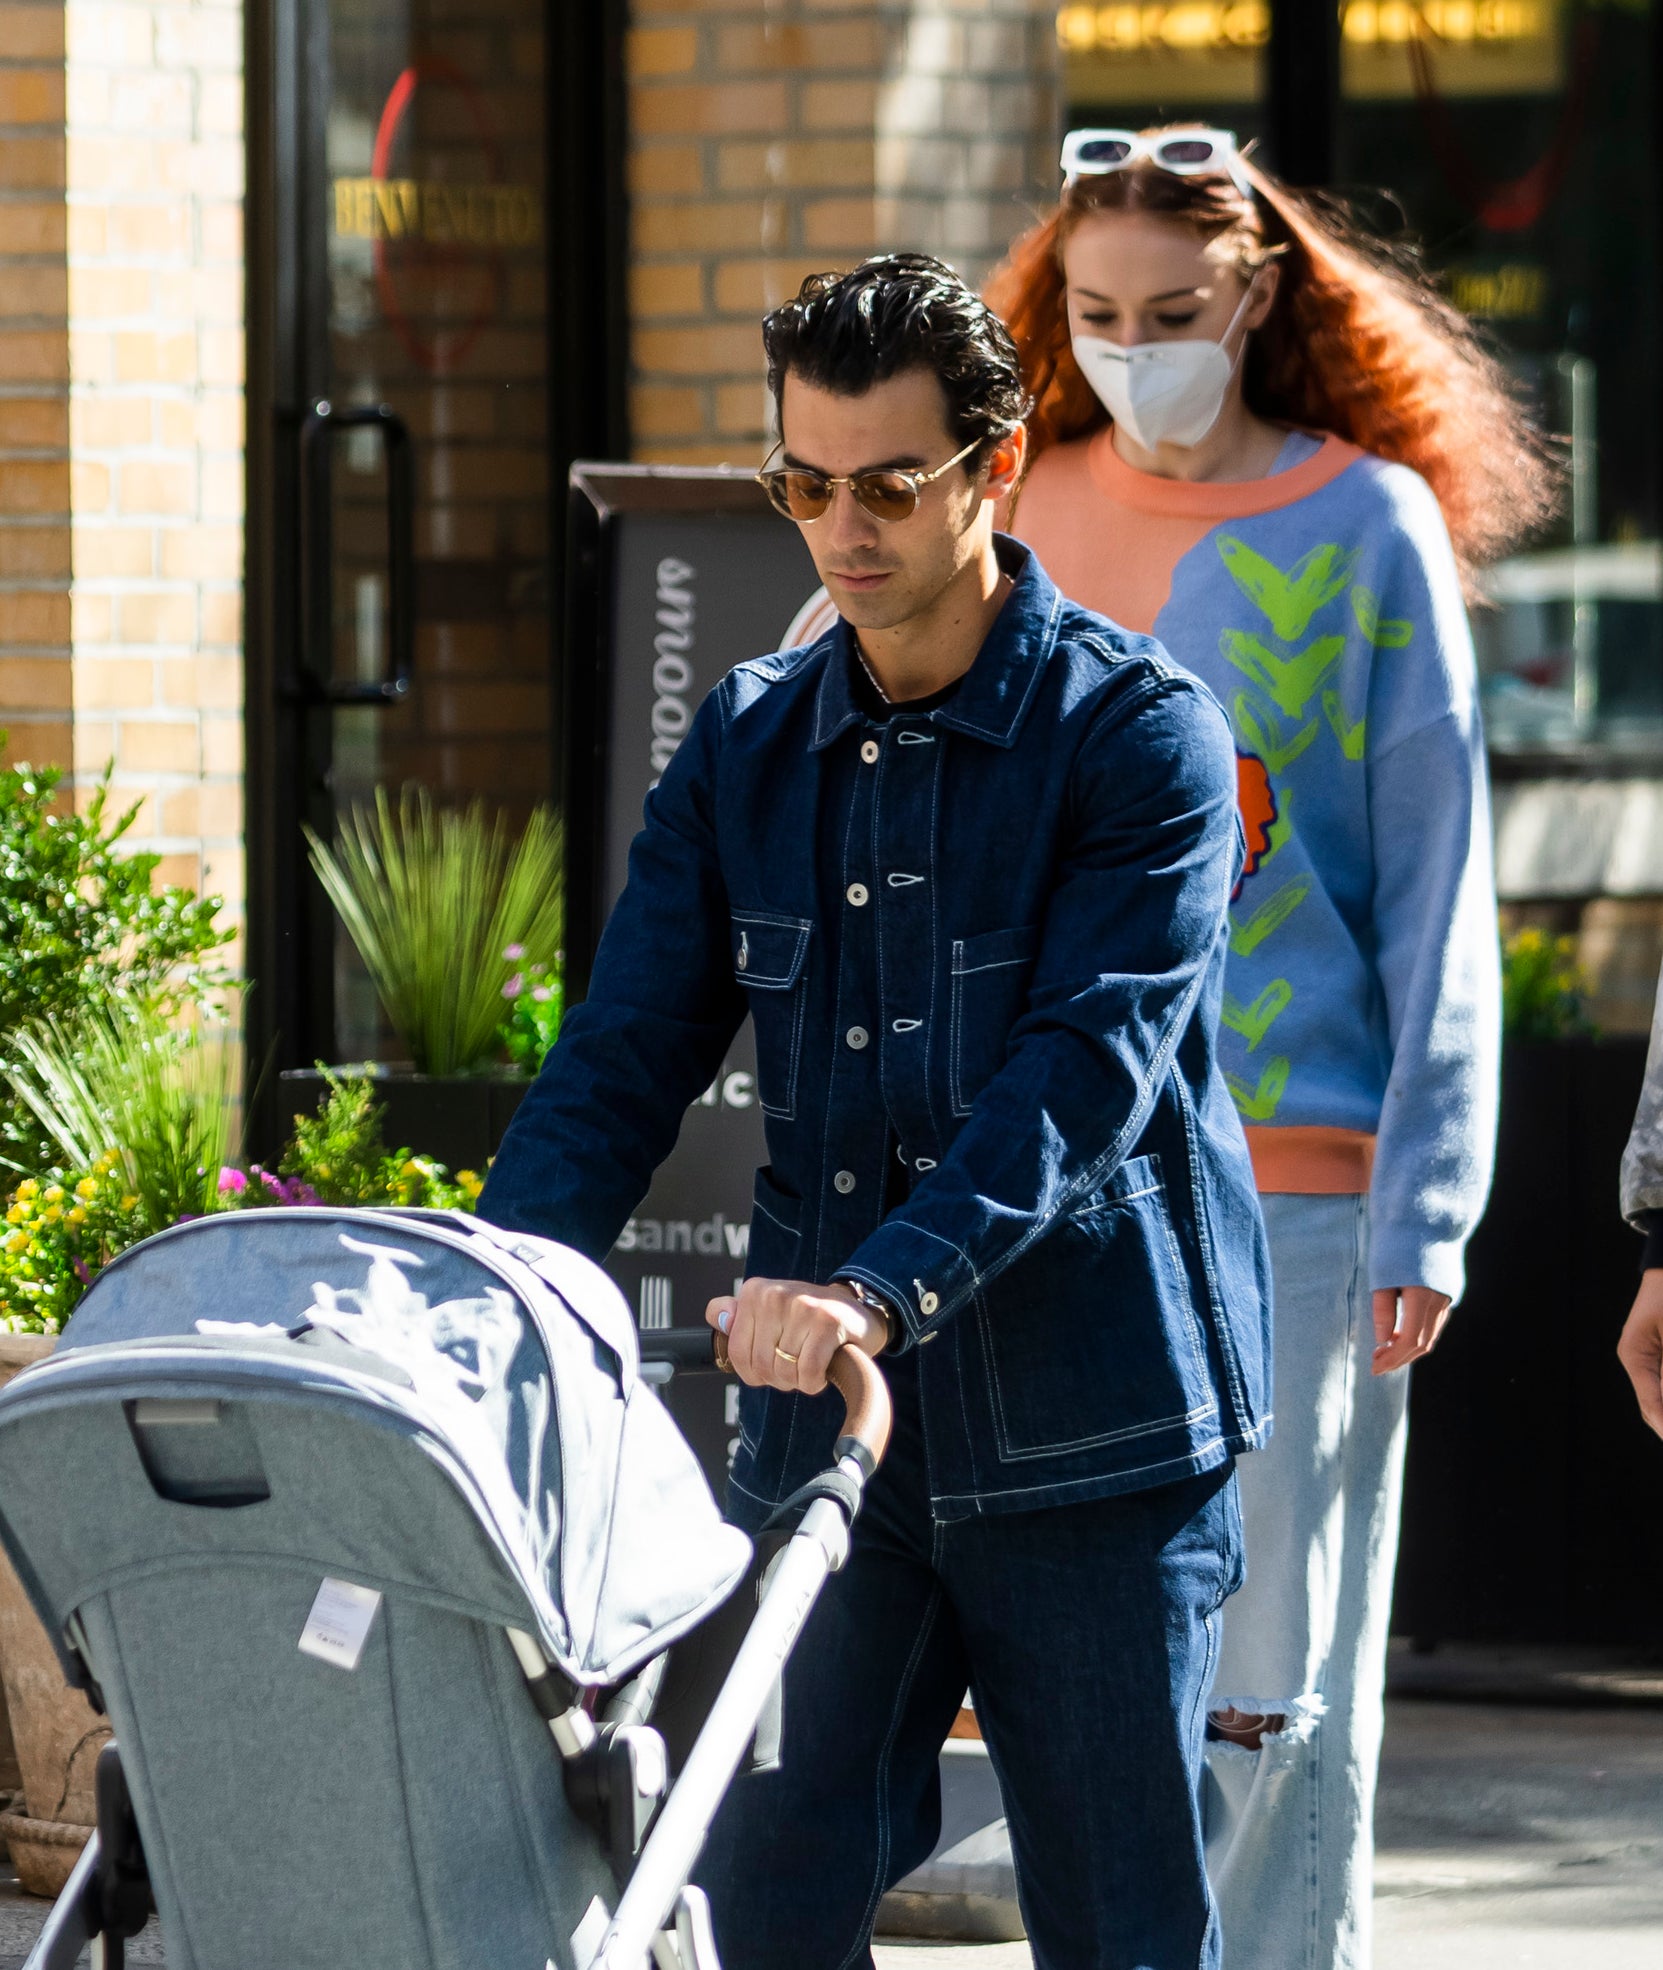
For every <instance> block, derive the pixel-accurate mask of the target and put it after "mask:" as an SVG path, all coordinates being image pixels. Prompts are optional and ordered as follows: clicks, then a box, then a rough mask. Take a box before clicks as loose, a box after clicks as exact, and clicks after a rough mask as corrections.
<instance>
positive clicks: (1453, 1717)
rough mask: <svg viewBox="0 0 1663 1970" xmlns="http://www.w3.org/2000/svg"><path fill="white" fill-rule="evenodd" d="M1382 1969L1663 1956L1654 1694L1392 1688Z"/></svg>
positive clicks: (938, 1969)
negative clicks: (1438, 1692)
mask: <svg viewBox="0 0 1663 1970" xmlns="http://www.w3.org/2000/svg"><path fill="white" fill-rule="evenodd" d="M1376 1831H1377V1839H1378V1852H1377V1857H1376V1864H1375V1923H1376V1941H1375V1959H1374V1960H1375V1970H1658V1966H1659V1964H1663V1708H1650V1707H1626V1706H1625V1707H1609V1708H1601V1709H1592V1710H1589V1709H1575V1710H1570V1709H1563V1708H1547V1707H1541V1706H1521V1705H1517V1704H1510V1705H1506V1706H1503V1705H1499V1704H1477V1703H1452V1702H1446V1701H1435V1700H1427V1699H1424V1698H1413V1699H1410V1698H1399V1699H1396V1700H1394V1701H1393V1702H1392V1704H1391V1705H1390V1706H1389V1711H1388V1722H1387V1727H1386V1751H1385V1757H1384V1760H1383V1762H1382V1767H1381V1784H1380V1808H1379V1813H1378V1816H1377V1820H1376ZM876 1956H877V1961H878V1965H879V1970H1028V1966H1029V1963H1030V1958H1029V1955H1028V1949H1027V1946H1026V1944H1023V1943H994V1944H989V1945H986V1946H984V1947H981V1948H976V1947H966V1946H959V1947H953V1946H950V1945H933V1946H930V1945H916V1944H913V1945H909V1944H903V1943H898V1942H891V1943H880V1944H879V1946H878V1948H877V1951H876Z"/></svg>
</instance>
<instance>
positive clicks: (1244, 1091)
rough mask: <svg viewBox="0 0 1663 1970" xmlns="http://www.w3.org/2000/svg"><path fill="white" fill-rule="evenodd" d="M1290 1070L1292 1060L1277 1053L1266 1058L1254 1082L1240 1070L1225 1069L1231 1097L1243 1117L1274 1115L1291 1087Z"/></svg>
mask: <svg viewBox="0 0 1663 1970" xmlns="http://www.w3.org/2000/svg"><path fill="white" fill-rule="evenodd" d="M1291 1071H1292V1063H1291V1062H1290V1061H1287V1060H1284V1059H1283V1058H1282V1056H1281V1055H1280V1054H1278V1055H1277V1057H1276V1058H1275V1059H1274V1060H1271V1061H1267V1062H1266V1064H1265V1071H1264V1072H1263V1073H1262V1074H1261V1075H1260V1076H1259V1078H1258V1081H1257V1083H1255V1084H1251V1085H1250V1084H1249V1083H1248V1082H1246V1081H1244V1080H1243V1079H1242V1077H1241V1076H1240V1075H1239V1074H1230V1073H1226V1075H1225V1076H1224V1080H1225V1085H1226V1086H1227V1087H1228V1088H1229V1090H1230V1099H1231V1100H1232V1101H1234V1103H1235V1104H1236V1110H1237V1112H1238V1113H1239V1114H1240V1115H1241V1116H1242V1117H1243V1119H1244V1120H1246V1121H1249V1122H1268V1121H1269V1120H1270V1119H1271V1118H1272V1117H1273V1116H1274V1115H1275V1113H1276V1110H1277V1108H1278V1107H1279V1106H1280V1105H1281V1101H1282V1097H1283V1095H1284V1094H1286V1093H1287V1091H1288V1075H1289V1073H1290V1072H1291Z"/></svg>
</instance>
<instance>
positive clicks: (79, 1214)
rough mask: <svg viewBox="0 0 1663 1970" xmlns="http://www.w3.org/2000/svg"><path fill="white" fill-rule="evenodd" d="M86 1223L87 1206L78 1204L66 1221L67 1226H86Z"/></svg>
mask: <svg viewBox="0 0 1663 1970" xmlns="http://www.w3.org/2000/svg"><path fill="white" fill-rule="evenodd" d="M86 1221H87V1213H86V1206H85V1205H83V1204H77V1205H76V1206H75V1208H74V1210H72V1211H71V1212H70V1213H69V1215H68V1216H67V1217H66V1218H65V1219H64V1222H65V1224H85V1223H86Z"/></svg>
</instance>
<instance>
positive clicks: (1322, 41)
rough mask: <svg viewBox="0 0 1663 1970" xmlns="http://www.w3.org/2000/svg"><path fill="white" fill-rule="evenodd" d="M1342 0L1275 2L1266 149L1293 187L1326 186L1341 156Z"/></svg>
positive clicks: (1269, 55)
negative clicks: (1340, 1)
mask: <svg viewBox="0 0 1663 1970" xmlns="http://www.w3.org/2000/svg"><path fill="white" fill-rule="evenodd" d="M1339 118H1340V6H1339V0H1270V45H1269V47H1268V48H1267V49H1266V51H1265V148H1266V150H1267V151H1268V153H1269V163H1270V167H1271V169H1272V170H1273V171H1274V172H1275V173H1276V174H1277V176H1278V177H1280V178H1282V179H1284V180H1285V181H1286V182H1287V183H1288V184H1290V185H1297V186H1299V187H1300V188H1301V189H1303V190H1321V189H1322V188H1323V187H1325V186H1328V185H1332V184H1333V182H1334V173H1335V168H1336V165H1337V163H1338V159H1339Z"/></svg>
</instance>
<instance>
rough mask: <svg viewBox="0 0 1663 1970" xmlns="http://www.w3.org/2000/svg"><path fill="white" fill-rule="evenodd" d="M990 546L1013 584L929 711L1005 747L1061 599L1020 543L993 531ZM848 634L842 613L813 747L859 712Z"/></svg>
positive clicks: (823, 677) (1045, 652) (824, 675)
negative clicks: (957, 679) (973, 652)
mask: <svg viewBox="0 0 1663 1970" xmlns="http://www.w3.org/2000/svg"><path fill="white" fill-rule="evenodd" d="M993 547H994V552H995V553H996V554H997V555H998V557H999V566H1000V567H1001V569H1003V571H1004V572H1005V573H1006V574H1007V575H1009V576H1010V577H1011V580H1012V582H1013V583H1014V586H1013V587H1012V589H1011V592H1010V594H1009V595H1008V596H1006V598H1005V606H1004V607H1003V608H1002V609H1001V610H1000V611H999V614H998V616H997V617H996V618H995V620H994V624H993V627H992V629H991V630H989V632H988V636H987V641H986V642H985V643H983V645H982V647H981V649H980V650H979V651H978V652H977V656H976V661H975V662H974V663H973V664H972V665H971V666H970V668H969V670H968V671H967V672H966V673H965V677H964V682H963V683H962V684H961V685H960V686H959V688H958V690H957V691H956V692H955V693H954V695H953V697H952V698H950V699H949V700H948V702H947V703H946V704H944V705H942V706H941V707H940V709H939V710H937V711H933V712H931V714H930V716H931V717H932V718H933V719H936V720H937V721H939V723H941V724H943V725H946V726H950V727H951V728H952V729H953V730H954V731H955V732H966V733H968V734H969V735H970V736H971V738H974V739H985V740H987V741H988V743H989V744H990V745H995V746H1006V747H1009V746H1013V745H1015V743H1016V738H1017V734H1018V733H1019V732H1020V730H1021V729H1022V720H1023V718H1024V717H1025V715H1026V713H1027V710H1028V706H1029V705H1030V704H1031V703H1032V702H1033V696H1034V692H1035V690H1036V689H1037V688H1038V685H1039V679H1040V674H1041V672H1042V671H1043V670H1044V668H1045V660H1046V658H1047V657H1048V656H1049V655H1050V654H1051V649H1052V646H1053V644H1055V642H1056V640H1057V626H1058V623H1059V622H1060V620H1061V616H1062V608H1063V598H1062V597H1061V595H1059V594H1058V592H1057V590H1056V588H1055V587H1054V586H1053V584H1052V582H1051V579H1050V577H1049V576H1048V575H1047V574H1046V572H1045V570H1044V569H1043V568H1042V567H1041V566H1040V565H1039V562H1038V560H1037V559H1036V558H1035V556H1034V555H1033V554H1032V553H1031V552H1030V551H1029V549H1028V548H1026V547H1024V546H1023V545H1022V543H1021V542H1020V541H1018V540H1014V539H1012V538H1011V537H1010V535H1008V534H995V535H994V537H993ZM853 636H854V631H853V630H851V629H850V627H849V625H848V624H847V623H846V622H845V621H844V620H843V619H842V617H841V616H840V617H839V618H838V621H837V626H836V628H835V629H833V630H832V631H831V632H830V642H831V657H830V660H829V662H828V663H827V664H826V667H825V669H824V670H823V671H822V672H821V674H820V690H819V696H818V698H817V700H816V702H815V710H814V738H813V740H812V742H811V747H810V749H811V750H812V751H814V752H819V751H820V750H821V749H822V748H823V747H825V746H829V745H830V744H831V742H832V740H833V739H835V738H836V737H837V735H838V734H839V733H840V732H842V731H844V730H846V729H847V728H848V727H849V726H850V725H852V724H854V723H855V722H856V721H857V720H858V719H859V718H860V717H861V715H862V714H861V709H860V706H859V705H858V704H856V703H855V699H854V694H853V692H852V691H851V690H850V687H849V680H850V673H851V669H852V667H853V664H854V662H855V653H854V650H853V649H852V647H851V643H852V639H853Z"/></svg>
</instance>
